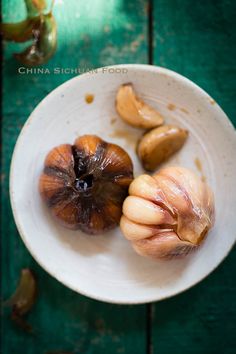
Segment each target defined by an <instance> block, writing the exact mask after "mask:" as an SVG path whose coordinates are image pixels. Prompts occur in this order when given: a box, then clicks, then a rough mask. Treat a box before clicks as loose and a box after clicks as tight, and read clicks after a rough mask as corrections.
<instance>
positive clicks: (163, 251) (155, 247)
mask: <svg viewBox="0 0 236 354" xmlns="http://www.w3.org/2000/svg"><path fill="white" fill-rule="evenodd" d="M132 245H133V247H134V249H135V251H136V252H137V253H138V254H139V255H141V256H146V257H151V258H154V259H156V258H166V259H170V258H173V257H180V256H185V255H186V254H188V253H189V252H191V251H192V250H193V249H194V248H195V247H194V245H192V244H191V243H189V242H184V241H181V240H180V239H179V238H178V236H177V235H176V233H175V232H174V231H170V230H160V233H158V234H157V235H155V236H152V237H148V238H145V239H142V240H138V241H134V242H132Z"/></svg>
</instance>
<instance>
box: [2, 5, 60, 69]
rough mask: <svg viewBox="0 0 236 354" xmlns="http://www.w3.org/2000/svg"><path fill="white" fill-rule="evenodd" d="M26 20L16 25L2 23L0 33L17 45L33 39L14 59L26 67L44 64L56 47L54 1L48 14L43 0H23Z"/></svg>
mask: <svg viewBox="0 0 236 354" xmlns="http://www.w3.org/2000/svg"><path fill="white" fill-rule="evenodd" d="M24 1H25V5H26V10H27V18H26V19H25V20H24V21H21V22H18V23H3V24H1V25H0V31H1V34H2V36H3V39H5V40H7V41H14V42H18V43H23V42H26V41H28V40H30V39H33V43H32V44H31V45H30V46H29V47H27V48H26V49H25V50H24V51H23V52H22V53H16V54H14V57H15V58H16V59H17V60H19V61H20V62H21V63H22V64H24V65H27V66H37V65H41V64H45V63H46V62H48V60H49V59H50V58H51V57H52V56H53V54H54V53H55V51H56V47H57V26H56V21H55V19H54V16H53V15H52V10H53V6H54V3H55V0H52V2H51V7H50V10H49V12H46V13H44V11H46V8H47V4H46V1H45V0H24Z"/></svg>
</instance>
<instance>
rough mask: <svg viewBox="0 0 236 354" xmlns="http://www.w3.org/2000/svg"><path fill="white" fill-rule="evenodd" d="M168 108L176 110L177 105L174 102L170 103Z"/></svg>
mask: <svg viewBox="0 0 236 354" xmlns="http://www.w3.org/2000/svg"><path fill="white" fill-rule="evenodd" d="M167 108H168V109H169V110H170V111H174V110H175V109H176V106H175V105H174V104H173V103H169V104H168V106H167Z"/></svg>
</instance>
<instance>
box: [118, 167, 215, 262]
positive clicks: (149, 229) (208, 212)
mask: <svg viewBox="0 0 236 354" xmlns="http://www.w3.org/2000/svg"><path fill="white" fill-rule="evenodd" d="M213 223H214V197H213V193H212V191H211V189H210V187H209V186H208V185H207V184H206V183H205V182H203V181H202V180H201V178H200V177H198V176H197V175H195V174H194V173H193V172H192V171H190V170H189V169H186V168H182V167H166V168H163V169H161V170H160V171H159V172H158V173H157V174H154V175H153V176H149V175H141V176H139V177H137V178H136V179H134V181H133V182H132V183H131V185H130V187H129V196H128V197H127V198H126V199H125V201H124V204H123V216H122V218H121V222H120V227H121V230H122V232H123V234H124V236H125V237H126V238H127V239H128V240H130V241H131V243H132V245H133V247H134V249H135V251H136V252H137V253H138V254H140V255H142V256H147V257H151V258H172V257H174V256H184V255H186V254H188V253H189V252H191V251H193V250H195V249H197V248H198V247H199V245H200V244H201V243H202V242H203V240H204V239H205V238H206V236H207V233H208V231H209V230H210V228H211V227H212V226H213Z"/></svg>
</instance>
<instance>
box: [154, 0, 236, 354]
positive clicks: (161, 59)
mask: <svg viewBox="0 0 236 354" xmlns="http://www.w3.org/2000/svg"><path fill="white" fill-rule="evenodd" d="M235 10H236V7H235V2H233V1H225V0H217V1H210V0H206V1H198V2H193V1H188V0H177V1H172V0H168V1H165V0H156V1H154V18H153V20H154V32H153V37H154V63H155V64H157V65H161V66H165V67H167V68H169V69H173V70H175V71H177V72H179V73H181V74H183V75H185V76H187V77H188V78H190V79H191V80H193V81H194V82H196V83H197V84H199V85H200V86H201V87H202V88H203V89H205V90H206V91H207V92H208V93H209V94H210V95H212V96H213V98H215V99H216V101H217V102H218V103H219V104H220V105H221V107H222V108H223V109H224V110H225V112H226V113H227V114H228V115H229V117H230V119H231V120H232V122H233V123H234V124H235V125H236V117H235V111H236V100H235V91H236V90H235V88H236V87H235V79H234V78H235V56H236V48H235V42H236V38H235V37H236V28H235ZM235 271H236V252H235V251H234V252H231V254H230V256H229V257H228V258H227V260H225V261H224V262H223V264H221V265H220V267H219V268H218V269H217V270H216V271H215V272H214V273H213V274H212V275H210V276H209V277H208V278H207V279H205V280H204V281H203V282H201V283H200V284H199V285H197V286H196V287H194V288H193V289H191V290H189V291H187V292H185V293H183V294H181V295H179V296H177V297H175V298H173V299H169V300H166V301H162V302H160V303H156V304H155V305H154V308H153V315H152V317H153V318H152V326H153V329H152V345H153V353H154V354H155V353H158V354H169V353H172V354H180V353H181V354H182V353H194V354H202V353H204V354H205V353H206V354H207V353H212V354H213V353H214V354H215V353H224V354H230V353H234V352H235V338H234V332H235V322H236V305H235V290H236V283H235V276H234V274H235Z"/></svg>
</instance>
